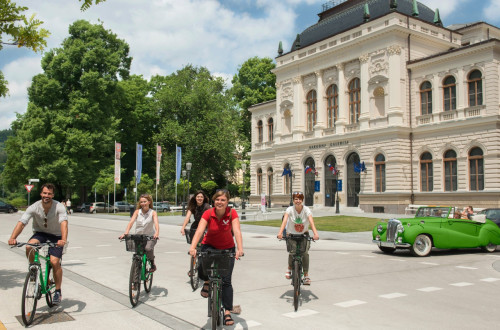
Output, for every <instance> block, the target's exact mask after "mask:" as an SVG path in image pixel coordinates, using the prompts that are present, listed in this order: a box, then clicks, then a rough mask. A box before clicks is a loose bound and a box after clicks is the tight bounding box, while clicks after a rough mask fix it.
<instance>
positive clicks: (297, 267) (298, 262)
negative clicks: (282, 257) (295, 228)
mask: <svg viewBox="0 0 500 330" xmlns="http://www.w3.org/2000/svg"><path fill="white" fill-rule="evenodd" d="M283 239H285V240H286V249H287V251H288V252H293V251H292V250H293V245H292V244H291V242H290V240H294V241H295V242H296V244H295V254H294V255H293V256H292V258H293V267H292V285H293V307H294V309H295V311H297V309H299V298H300V286H301V285H302V284H304V277H303V273H302V256H303V255H304V253H305V252H306V250H307V246H308V245H309V242H310V241H313V242H314V240H313V239H312V238H311V237H310V236H309V235H305V234H290V235H287V236H284V237H283Z"/></svg>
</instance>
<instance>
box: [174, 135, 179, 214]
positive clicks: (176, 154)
mask: <svg viewBox="0 0 500 330" xmlns="http://www.w3.org/2000/svg"><path fill="white" fill-rule="evenodd" d="M178 156H179V155H178V152H177V143H176V144H175V180H174V185H175V206H177V161H178V160H177V157H178Z"/></svg>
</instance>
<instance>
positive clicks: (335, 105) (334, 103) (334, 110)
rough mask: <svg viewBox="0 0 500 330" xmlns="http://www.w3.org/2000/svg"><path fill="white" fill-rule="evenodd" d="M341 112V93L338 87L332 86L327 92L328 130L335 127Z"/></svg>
mask: <svg viewBox="0 0 500 330" xmlns="http://www.w3.org/2000/svg"><path fill="white" fill-rule="evenodd" d="M338 111H339V91H338V88H337V85H330V86H329V87H328V89H327V90H326V113H327V117H328V128H331V127H334V126H335V122H336V121H337V118H338Z"/></svg>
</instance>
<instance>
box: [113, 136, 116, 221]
mask: <svg viewBox="0 0 500 330" xmlns="http://www.w3.org/2000/svg"><path fill="white" fill-rule="evenodd" d="M114 149H115V152H114V154H115V159H116V140H115V145H114ZM115 173H116V160H115ZM114 176H115V175H113V205H114V204H115V201H116V178H115V177H114ZM113 213H116V210H115V208H114V207H113Z"/></svg>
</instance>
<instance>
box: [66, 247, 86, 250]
mask: <svg viewBox="0 0 500 330" xmlns="http://www.w3.org/2000/svg"><path fill="white" fill-rule="evenodd" d="M82 248H83V246H68V247H67V248H66V249H68V250H69V249H71V250H72V249H82Z"/></svg>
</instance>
